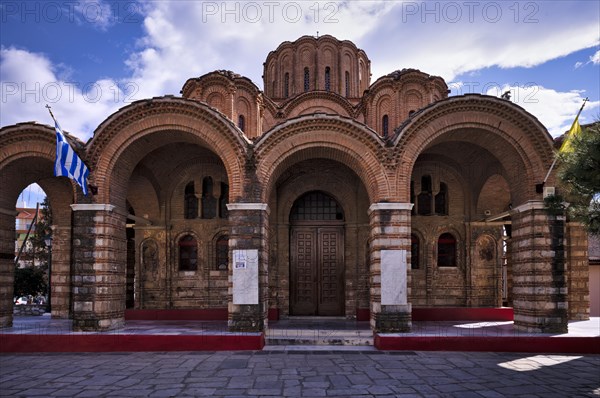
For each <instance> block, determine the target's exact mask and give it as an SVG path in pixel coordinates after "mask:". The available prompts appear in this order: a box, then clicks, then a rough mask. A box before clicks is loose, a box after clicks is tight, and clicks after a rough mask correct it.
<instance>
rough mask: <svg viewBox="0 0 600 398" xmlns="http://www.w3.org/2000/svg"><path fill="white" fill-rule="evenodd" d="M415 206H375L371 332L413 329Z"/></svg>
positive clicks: (372, 211) (372, 210)
mask: <svg viewBox="0 0 600 398" xmlns="http://www.w3.org/2000/svg"><path fill="white" fill-rule="evenodd" d="M412 206H413V204H412V203H374V204H372V205H371V207H369V219H370V224H371V238H370V241H371V244H370V251H371V253H370V259H371V328H372V329H373V330H374V331H375V332H380V333H394V332H408V331H410V329H411V323H412V322H411V312H412V308H411V304H410V302H409V301H408V298H409V297H410V279H409V278H410V272H409V269H410V267H409V266H408V264H410V229H411V225H410V222H411V221H410V211H411V209H412Z"/></svg>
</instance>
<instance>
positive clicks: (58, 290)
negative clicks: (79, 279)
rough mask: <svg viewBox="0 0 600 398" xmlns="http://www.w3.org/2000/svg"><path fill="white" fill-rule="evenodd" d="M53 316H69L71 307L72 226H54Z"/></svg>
mask: <svg viewBox="0 0 600 398" xmlns="http://www.w3.org/2000/svg"><path fill="white" fill-rule="evenodd" d="M51 272H52V283H51V284H50V288H51V289H52V294H51V297H52V306H51V308H52V317H53V318H69V312H70V309H71V227H70V226H68V227H62V226H56V225H55V226H52V270H51Z"/></svg>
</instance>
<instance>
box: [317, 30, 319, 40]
mask: <svg viewBox="0 0 600 398" xmlns="http://www.w3.org/2000/svg"><path fill="white" fill-rule="evenodd" d="M318 38H319V31H318V30H317V39H318Z"/></svg>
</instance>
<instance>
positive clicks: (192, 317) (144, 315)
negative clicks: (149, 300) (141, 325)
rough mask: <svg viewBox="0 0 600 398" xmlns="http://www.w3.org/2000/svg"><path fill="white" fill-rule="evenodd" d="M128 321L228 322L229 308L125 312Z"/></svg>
mask: <svg viewBox="0 0 600 398" xmlns="http://www.w3.org/2000/svg"><path fill="white" fill-rule="evenodd" d="M125 320H126V321H226V320H227V308H213V309H205V310H125Z"/></svg>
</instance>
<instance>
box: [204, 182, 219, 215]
mask: <svg viewBox="0 0 600 398" xmlns="http://www.w3.org/2000/svg"><path fill="white" fill-rule="evenodd" d="M216 216H217V200H216V199H215V197H214V196H213V179H212V178H211V177H204V179H203V180H202V218H204V219H210V218H215V217H216Z"/></svg>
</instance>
